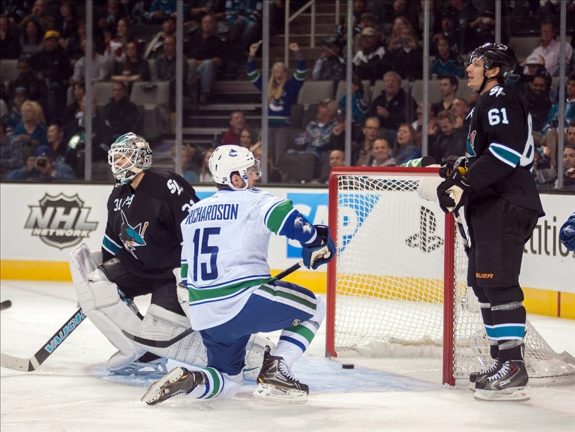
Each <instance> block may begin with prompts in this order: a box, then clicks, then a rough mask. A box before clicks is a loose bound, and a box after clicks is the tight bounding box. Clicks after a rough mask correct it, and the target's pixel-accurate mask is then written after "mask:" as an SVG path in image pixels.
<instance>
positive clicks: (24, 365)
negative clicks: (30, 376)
mask: <svg viewBox="0 0 575 432" xmlns="http://www.w3.org/2000/svg"><path fill="white" fill-rule="evenodd" d="M0 354H1V359H0V360H1V362H2V367H3V368H8V369H13V370H19V371H24V372H32V371H34V370H36V366H35V365H34V362H32V360H31V359H23V358H19V357H12V356H11V355H8V354H4V353H0Z"/></svg>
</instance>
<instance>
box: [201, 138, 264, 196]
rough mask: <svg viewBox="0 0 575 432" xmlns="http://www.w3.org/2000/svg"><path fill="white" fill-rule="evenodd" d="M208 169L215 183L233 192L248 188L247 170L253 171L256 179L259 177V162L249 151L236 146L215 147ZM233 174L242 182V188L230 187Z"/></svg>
mask: <svg viewBox="0 0 575 432" xmlns="http://www.w3.org/2000/svg"><path fill="white" fill-rule="evenodd" d="M209 167H210V172H211V173H212V176H213V177H214V181H215V182H216V183H218V184H221V185H226V186H229V187H230V188H232V189H234V190H245V189H247V188H248V180H249V175H248V170H249V169H250V168H252V167H253V168H254V169H255V171H256V174H257V176H258V178H259V177H260V176H261V172H260V162H259V161H258V160H257V159H256V158H255V157H254V154H253V153H252V152H251V151H249V150H248V149H247V148H245V147H240V146H238V145H222V146H219V147H216V149H215V150H214V152H213V153H212V156H210V160H209ZM234 173H237V174H238V175H239V176H240V177H241V178H242V180H243V181H244V183H245V185H244V187H243V188H236V187H234V186H233V185H232V174H234Z"/></svg>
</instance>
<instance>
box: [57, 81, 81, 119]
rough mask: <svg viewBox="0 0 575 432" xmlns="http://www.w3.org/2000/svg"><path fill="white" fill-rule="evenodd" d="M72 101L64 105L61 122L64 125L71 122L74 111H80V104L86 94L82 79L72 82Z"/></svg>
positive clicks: (74, 115)
mask: <svg viewBox="0 0 575 432" xmlns="http://www.w3.org/2000/svg"><path fill="white" fill-rule="evenodd" d="M71 87H72V102H71V103H70V104H68V105H66V108H65V110H64V116H63V119H62V124H64V125H66V124H68V123H72V122H73V121H74V119H75V118H76V113H78V112H80V111H81V109H80V104H81V103H82V99H83V98H84V96H85V95H86V84H85V83H84V82H83V81H79V82H75V83H73V84H72V86H71Z"/></svg>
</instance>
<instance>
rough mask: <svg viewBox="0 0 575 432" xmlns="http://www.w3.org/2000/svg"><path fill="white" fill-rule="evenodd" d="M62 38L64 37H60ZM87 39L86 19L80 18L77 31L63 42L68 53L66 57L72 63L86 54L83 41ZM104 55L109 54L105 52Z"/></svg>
mask: <svg viewBox="0 0 575 432" xmlns="http://www.w3.org/2000/svg"><path fill="white" fill-rule="evenodd" d="M60 40H62V39H61V38H60ZM85 40H86V21H85V20H84V19H80V20H78V26H77V28H76V33H74V34H73V35H72V36H70V37H69V38H68V39H67V40H66V41H65V42H63V43H62V47H63V48H64V52H65V53H66V57H68V60H70V64H71V65H73V64H74V62H75V61H76V60H77V59H79V58H80V57H82V56H83V55H84V51H82V42H83V41H85ZM106 44H107V42H106ZM106 49H107V45H106ZM104 55H106V56H108V53H107V52H104Z"/></svg>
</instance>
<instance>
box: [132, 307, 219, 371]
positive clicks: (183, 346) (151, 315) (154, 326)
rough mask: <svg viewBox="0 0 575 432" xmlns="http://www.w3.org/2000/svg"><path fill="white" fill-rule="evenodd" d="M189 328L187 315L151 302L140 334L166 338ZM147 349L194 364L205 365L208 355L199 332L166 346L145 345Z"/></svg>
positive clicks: (159, 338) (150, 337)
mask: <svg viewBox="0 0 575 432" xmlns="http://www.w3.org/2000/svg"><path fill="white" fill-rule="evenodd" d="M189 328H190V320H189V319H188V317H187V316H183V315H178V314H176V313H174V312H171V311H169V310H167V309H164V308H163V307H161V306H158V305H156V304H151V305H150V307H148V311H147V312H146V316H145V317H144V321H143V324H142V329H141V333H140V336H141V337H144V338H146V339H152V340H168V339H172V338H173V337H175V336H177V335H179V334H180V333H182V332H183V331H185V330H187V329H189ZM146 348H147V350H148V351H150V352H151V353H154V354H156V355H159V356H161V357H166V358H169V359H172V360H177V361H180V362H182V363H186V364H189V365H195V366H206V364H207V361H208V357H207V354H206V348H205V347H204V344H203V343H202V337H201V336H200V333H199V332H193V333H192V334H189V335H188V336H186V337H185V338H183V339H182V340H180V341H178V342H176V343H175V344H173V345H170V346H169V347H167V348H156V347H146Z"/></svg>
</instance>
